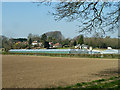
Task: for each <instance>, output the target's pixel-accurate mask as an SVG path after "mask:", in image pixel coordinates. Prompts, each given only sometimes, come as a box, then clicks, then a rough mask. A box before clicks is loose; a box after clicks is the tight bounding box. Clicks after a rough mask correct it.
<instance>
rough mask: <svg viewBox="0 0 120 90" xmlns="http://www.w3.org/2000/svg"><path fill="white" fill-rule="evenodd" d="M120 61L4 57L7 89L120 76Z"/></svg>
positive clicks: (65, 83) (4, 82)
mask: <svg viewBox="0 0 120 90" xmlns="http://www.w3.org/2000/svg"><path fill="white" fill-rule="evenodd" d="M117 69H118V60H117V59H95V58H94V59H91V58H66V57H45V56H25V55H3V56H2V75H3V76H2V86H3V88H48V87H58V86H68V85H72V84H76V83H80V82H86V81H92V80H96V79H101V78H109V77H111V76H116V75H118V70H117Z"/></svg>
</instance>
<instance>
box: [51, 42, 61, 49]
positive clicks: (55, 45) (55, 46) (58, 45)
mask: <svg viewBox="0 0 120 90" xmlns="http://www.w3.org/2000/svg"><path fill="white" fill-rule="evenodd" d="M53 47H54V48H57V47H62V45H61V44H60V43H56V44H54V45H53Z"/></svg>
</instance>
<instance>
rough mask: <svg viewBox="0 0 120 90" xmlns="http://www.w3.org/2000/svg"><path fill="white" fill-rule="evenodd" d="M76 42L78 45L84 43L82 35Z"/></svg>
mask: <svg viewBox="0 0 120 90" xmlns="http://www.w3.org/2000/svg"><path fill="white" fill-rule="evenodd" d="M78 44H80V45H82V44H84V37H83V35H80V38H79V40H78Z"/></svg>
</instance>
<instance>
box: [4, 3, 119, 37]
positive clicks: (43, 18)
mask: <svg viewBox="0 0 120 90" xmlns="http://www.w3.org/2000/svg"><path fill="white" fill-rule="evenodd" d="M48 11H53V9H52V7H51V6H45V5H41V6H37V4H36V3H32V2H3V3H2V35H5V36H7V37H9V38H26V37H27V36H28V34H29V33H32V34H35V35H42V34H43V33H46V32H49V31H61V33H62V34H63V35H64V37H65V38H73V37H75V36H78V35H80V34H81V33H78V27H77V25H79V21H73V22H66V21H65V20H61V21H55V20H54V17H53V16H52V15H50V14H49V13H48ZM85 36H91V35H85ZM108 36H111V37H117V36H118V32H115V33H114V34H113V33H108Z"/></svg>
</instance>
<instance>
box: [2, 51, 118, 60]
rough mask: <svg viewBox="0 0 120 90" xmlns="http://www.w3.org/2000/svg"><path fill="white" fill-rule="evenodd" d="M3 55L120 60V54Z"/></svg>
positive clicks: (5, 53)
mask: <svg viewBox="0 0 120 90" xmlns="http://www.w3.org/2000/svg"><path fill="white" fill-rule="evenodd" d="M2 55H37V56H53V57H81V58H118V59H119V58H120V54H57V53H9V52H3V53H2Z"/></svg>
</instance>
